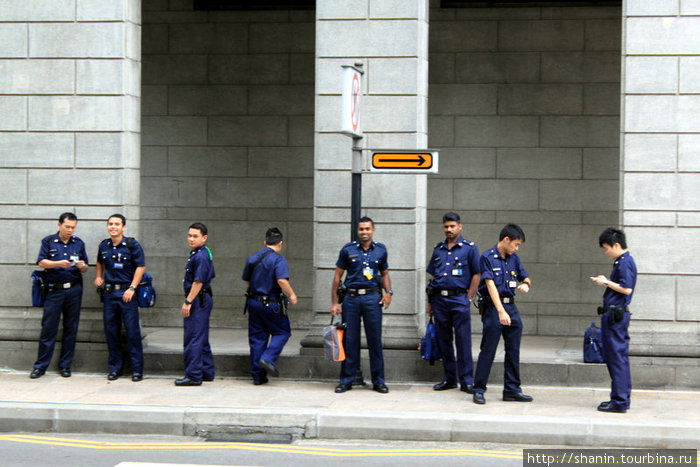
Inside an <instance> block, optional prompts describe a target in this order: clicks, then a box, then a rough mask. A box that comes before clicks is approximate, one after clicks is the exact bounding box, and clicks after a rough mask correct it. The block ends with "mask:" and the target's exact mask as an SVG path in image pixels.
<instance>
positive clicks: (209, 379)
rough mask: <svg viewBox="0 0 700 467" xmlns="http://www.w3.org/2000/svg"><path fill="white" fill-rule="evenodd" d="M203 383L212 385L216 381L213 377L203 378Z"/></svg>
mask: <svg viewBox="0 0 700 467" xmlns="http://www.w3.org/2000/svg"><path fill="white" fill-rule="evenodd" d="M202 381H206V382H207V383H211V382H212V381H214V377H213V376H203V377H202Z"/></svg>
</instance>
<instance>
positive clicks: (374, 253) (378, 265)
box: [335, 241, 389, 289]
mask: <svg viewBox="0 0 700 467" xmlns="http://www.w3.org/2000/svg"><path fill="white" fill-rule="evenodd" d="M388 258H389V255H388V253H387V251H386V247H385V246H384V245H383V244H382V243H378V242H372V243H371V244H370V246H369V248H368V249H367V251H365V250H363V249H362V247H361V246H360V242H358V241H354V242H350V243H346V244H345V246H343V248H342V249H341V250H340V254H339V255H338V261H336V263H335V265H336V266H337V267H339V268H340V269H344V270H345V271H347V274H346V276H345V282H344V283H345V286H346V287H349V288H351V289H370V288H373V287H380V286H381V284H382V275H381V273H382V271H386V270H387V269H389V260H388Z"/></svg>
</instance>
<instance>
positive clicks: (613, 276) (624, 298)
mask: <svg viewBox="0 0 700 467" xmlns="http://www.w3.org/2000/svg"><path fill="white" fill-rule="evenodd" d="M610 280H611V281H612V282H615V283H616V284H620V287H624V288H626V289H632V290H633V292H632V293H631V294H629V295H625V294H623V293H620V292H615V291H614V290H613V289H611V288H610V287H606V288H605V293H604V294H603V306H605V307H607V306H611V305H621V306H627V305H629V304H630V302H632V295H634V286H635V285H636V284H637V265H636V264H635V262H634V258H632V256H631V255H630V253H629V251H626V252H624V253H622V254H621V255H620V256H619V257H618V258H617V259H616V260H615V262H614V263H613V270H612V272H611V273H610Z"/></svg>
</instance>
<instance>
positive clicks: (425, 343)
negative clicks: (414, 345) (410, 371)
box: [420, 316, 442, 365]
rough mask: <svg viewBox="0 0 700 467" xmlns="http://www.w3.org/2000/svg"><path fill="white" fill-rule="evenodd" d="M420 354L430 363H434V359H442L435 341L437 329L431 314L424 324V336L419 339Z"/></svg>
mask: <svg viewBox="0 0 700 467" xmlns="http://www.w3.org/2000/svg"><path fill="white" fill-rule="evenodd" d="M420 356H421V358H422V359H423V360H427V361H429V362H430V364H431V365H435V361H436V360H440V359H442V355H441V354H440V349H439V348H438V343H437V329H436V327H435V323H434V322H433V317H432V316H431V317H430V321H428V324H427V325H426V326H425V337H424V338H423V339H421V340H420Z"/></svg>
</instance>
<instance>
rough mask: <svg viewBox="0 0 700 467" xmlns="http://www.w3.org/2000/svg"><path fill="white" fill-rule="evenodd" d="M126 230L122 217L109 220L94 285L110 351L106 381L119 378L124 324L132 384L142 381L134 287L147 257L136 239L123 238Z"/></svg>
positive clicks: (141, 275)
mask: <svg viewBox="0 0 700 467" xmlns="http://www.w3.org/2000/svg"><path fill="white" fill-rule="evenodd" d="M125 229H126V218H125V217H124V216H123V215H121V214H112V215H111V216H109V219H107V233H109V238H107V239H105V240H103V241H102V243H100V246H99V248H98V251H97V264H96V265H95V267H96V270H97V272H96V274H95V285H96V286H97V287H99V288H101V290H102V302H103V308H102V311H103V321H104V329H105V337H106V338H107V350H108V351H109V357H108V359H107V370H108V375H107V379H108V380H110V381H114V380H116V379H118V378H119V377H120V376H121V375H122V366H123V363H124V352H123V350H122V345H121V327H122V321H123V322H124V329H125V331H126V340H127V343H128V345H129V356H130V357H131V369H132V373H131V380H132V381H135V382H137V381H141V380H142V379H143V346H142V344H141V325H140V323H139V305H138V297H137V296H136V287H138V285H139V283H140V282H141V278H142V277H143V273H144V272H146V257H145V255H144V253H143V249H142V248H141V245H140V244H139V242H137V241H136V239H135V238H133V237H125V236H124V230H125Z"/></svg>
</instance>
